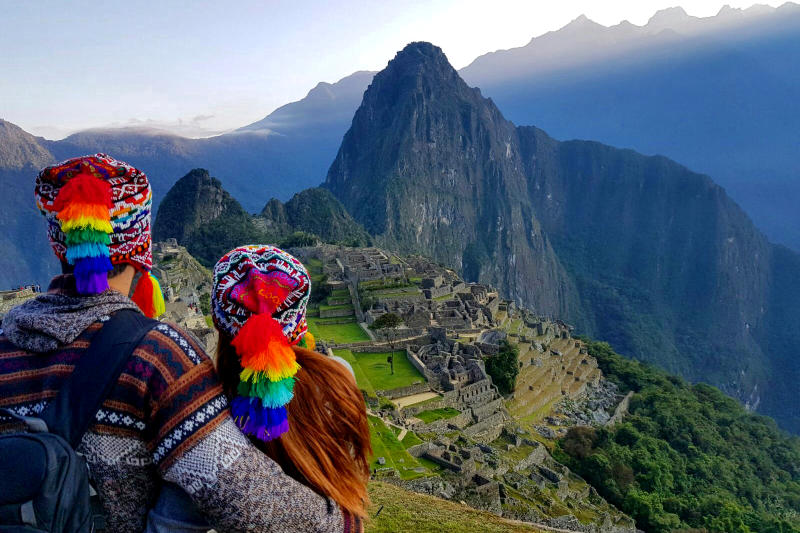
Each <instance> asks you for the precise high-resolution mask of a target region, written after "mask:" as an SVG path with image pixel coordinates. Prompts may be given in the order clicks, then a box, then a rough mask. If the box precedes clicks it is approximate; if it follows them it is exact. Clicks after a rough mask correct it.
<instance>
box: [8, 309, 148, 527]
mask: <svg viewBox="0 0 800 533" xmlns="http://www.w3.org/2000/svg"><path fill="white" fill-rule="evenodd" d="M156 324H158V322H157V321H156V320H152V319H149V318H146V317H145V316H144V315H142V314H141V313H139V312H138V311H134V310H131V309H124V310H121V311H117V312H116V313H115V314H114V315H112V317H111V318H110V319H109V320H108V321H107V322H106V323H105V325H104V326H103V327H102V328H101V329H100V331H99V332H98V333H96V334H95V337H94V339H92V343H91V345H90V346H89V348H88V349H87V350H86V352H85V353H84V354H83V355H82V356H81V358H80V360H79V361H78V363H77V365H76V366H75V369H74V371H73V372H72V375H71V376H70V377H69V378H68V379H67V380H66V381H65V382H64V384H63V386H62V387H61V389H60V390H59V391H58V395H57V396H56V398H55V399H53V400H52V401H51V402H50V403H49V404H48V405H47V407H46V408H45V409H44V411H42V413H41V415H40V416H39V417H38V418H34V417H23V416H19V415H17V414H15V413H13V412H12V411H10V410H8V409H0V415H4V416H5V417H11V418H14V419H17V420H19V421H21V422H24V423H25V424H26V425H27V427H28V431H27V432H21V433H5V434H0V532H2V533H22V532H27V533H33V532H50V533H53V532H65V533H73V532H74V533H89V532H92V531H96V530H97V529H101V528H102V527H103V526H102V522H103V516H102V512H101V511H100V509H99V505H98V504H97V502H96V498H95V499H94V500H95V501H94V502H93V501H92V498H91V497H90V491H91V488H90V485H89V470H88V467H87V465H86V461H85V460H84V458H83V457H81V456H80V455H78V454H77V453H76V452H75V448H77V446H78V445H79V444H80V441H81V438H82V437H83V435H84V433H86V430H87V429H88V428H89V426H90V424H91V423H92V421H93V420H94V417H95V414H96V413H97V411H98V409H100V405H101V404H102V403H103V401H104V400H105V398H106V396H108V394H109V393H110V392H111V390H112V389H113V388H114V386H115V385H116V383H117V380H118V379H119V375H120V374H121V373H122V370H123V369H124V368H125V364H126V363H127V361H128V359H129V357H130V355H131V353H132V352H133V350H134V349H135V348H136V346H137V345H138V344H139V343H140V342H141V340H142V338H143V337H144V336H145V335H146V334H147V332H148V331H150V330H151V329H152V328H153V327H154V326H155V325H156Z"/></svg>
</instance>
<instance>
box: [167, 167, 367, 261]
mask: <svg viewBox="0 0 800 533" xmlns="http://www.w3.org/2000/svg"><path fill="white" fill-rule="evenodd" d="M153 238H154V239H155V240H156V241H165V240H167V239H171V238H172V239H175V240H176V241H177V242H178V243H179V244H181V245H183V246H185V247H186V249H187V250H188V251H189V253H191V254H192V255H193V256H194V257H196V258H197V259H198V260H199V261H200V262H201V263H202V264H203V265H205V266H207V267H211V266H213V265H214V263H215V262H216V261H217V259H219V258H220V257H222V256H223V255H224V254H225V253H226V252H227V251H228V250H230V249H231V248H235V247H236V246H241V245H243V244H254V243H262V242H267V243H273V244H278V245H280V246H293V245H298V244H301V245H307V244H313V243H315V242H326V243H342V244H347V245H350V246H365V245H367V244H369V242H370V240H371V239H370V236H369V234H368V233H367V232H366V230H364V228H363V227H362V226H361V225H360V224H358V223H357V222H355V220H353V217H351V216H350V214H349V213H348V212H347V211H346V210H345V208H344V206H342V204H341V202H339V200H337V199H336V198H334V196H333V195H332V194H331V193H330V192H329V191H327V190H324V189H306V190H305V191H302V192H299V193H297V194H295V195H294V196H293V197H292V198H291V199H290V200H289V201H288V202H286V203H285V204H283V203H281V202H280V201H279V200H277V199H274V198H273V199H272V200H270V201H269V202H267V205H266V206H264V209H263V210H262V212H261V214H259V215H250V214H248V213H247V211H245V210H244V208H242V206H241V204H239V202H237V201H236V199H234V198H233V197H232V196H231V195H230V194H229V193H228V191H226V190H225V189H224V188H223V187H222V182H220V180H218V179H217V178H214V177H212V176H211V175H210V174H209V173H208V171H207V170H205V169H202V168H197V169H194V170H192V171H191V172H189V173H188V174H186V175H185V176H184V177H182V178H181V179H179V180H178V181H177V182H176V183H175V185H173V186H172V188H171V189H170V190H169V191H168V192H167V194H166V196H165V197H164V200H163V201H162V202H161V205H160V206H159V208H158V213H157V215H156V218H155V223H154V224H153Z"/></svg>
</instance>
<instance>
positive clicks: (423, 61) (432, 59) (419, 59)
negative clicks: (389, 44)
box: [386, 41, 455, 72]
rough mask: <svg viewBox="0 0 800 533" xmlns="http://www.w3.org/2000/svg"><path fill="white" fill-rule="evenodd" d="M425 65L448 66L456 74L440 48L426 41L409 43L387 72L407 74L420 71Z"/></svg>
mask: <svg viewBox="0 0 800 533" xmlns="http://www.w3.org/2000/svg"><path fill="white" fill-rule="evenodd" d="M425 65H439V66H442V65H446V66H447V67H448V68H449V69H450V70H452V71H453V72H455V69H453V67H452V66H450V62H449V61H448V60H447V56H445V55H444V52H443V51H442V49H441V48H439V47H438V46H435V45H433V44H431V43H428V42H425V41H416V42H413V43H409V44H407V45H406V46H405V48H403V49H402V50H400V51H399V52H397V55H395V56H394V59H392V60H391V61H389V64H388V65H387V67H386V71H396V70H402V71H405V72H411V71H414V72H417V71H420V70H421V69H422V68H423V67H424V66H425Z"/></svg>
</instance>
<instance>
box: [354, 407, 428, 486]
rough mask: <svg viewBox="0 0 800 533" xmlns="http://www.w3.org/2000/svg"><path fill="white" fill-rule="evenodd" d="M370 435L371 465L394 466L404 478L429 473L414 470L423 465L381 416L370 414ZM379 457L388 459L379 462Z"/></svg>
mask: <svg viewBox="0 0 800 533" xmlns="http://www.w3.org/2000/svg"><path fill="white" fill-rule="evenodd" d="M368 418H369V435H370V441H371V442H372V458H371V460H370V464H369V467H370V469H373V468H387V467H390V468H394V469H396V470H397V471H398V472H399V473H400V477H401V478H403V479H414V478H417V477H422V476H425V475H428V473H427V472H425V473H421V472H414V471H413V469H414V468H416V467H419V466H422V465H421V464H420V463H419V461H417V459H416V458H415V457H413V456H411V455H410V454H409V453H408V452H407V451H406V449H405V447H404V446H403V444H402V443H400V441H398V440H397V437H396V436H395V434H394V432H393V431H392V430H391V429H389V428H387V427H386V425H385V424H384V423H383V421H382V420H381V419H380V418H377V417H374V416H370V417H368ZM404 440H405V439H404ZM378 457H383V458H385V459H386V464H385V465H380V464H378Z"/></svg>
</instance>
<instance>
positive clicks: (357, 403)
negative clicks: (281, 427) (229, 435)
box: [217, 331, 372, 517]
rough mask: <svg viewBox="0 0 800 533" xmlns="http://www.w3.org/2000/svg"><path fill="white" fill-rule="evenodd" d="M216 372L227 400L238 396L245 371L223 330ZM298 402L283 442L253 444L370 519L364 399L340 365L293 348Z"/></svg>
mask: <svg viewBox="0 0 800 533" xmlns="http://www.w3.org/2000/svg"><path fill="white" fill-rule="evenodd" d="M219 336H220V339H219V345H218V346H217V371H218V372H219V375H220V378H221V380H222V386H223V389H224V391H225V394H226V395H227V396H228V398H233V397H234V396H235V395H236V392H237V391H236V389H237V386H238V385H239V373H240V372H241V371H242V366H241V364H240V362H239V356H238V355H237V354H236V351H235V350H234V348H233V346H231V337H230V336H229V335H227V334H226V333H224V332H222V331H220V334H219ZM293 349H294V353H295V356H296V357H297V362H298V363H299V364H300V370H298V371H297V375H296V376H295V377H296V380H295V385H294V398H293V399H292V401H290V402H289V403H288V404H287V405H286V411H287V414H288V418H289V431H288V432H286V433H284V434H283V435H282V436H281V437H280V438H279V439H275V440H272V441H269V442H263V441H260V440H257V439H255V438H251V441H252V442H253V444H254V445H255V446H256V447H257V448H258V449H260V450H261V451H262V452H264V453H266V454H267V455H268V456H269V457H271V458H272V459H273V460H274V461H275V462H276V463H278V464H279V465H280V466H281V468H282V469H283V471H284V472H286V473H287V474H289V475H290V476H292V477H293V478H295V479H296V480H297V481H299V482H301V483H303V484H305V485H307V486H309V487H311V488H312V489H313V490H315V491H316V492H318V493H320V494H322V495H324V496H328V497H330V498H331V499H333V500H334V501H335V502H336V503H338V504H339V506H340V507H342V508H343V509H345V510H347V511H348V512H350V513H352V514H355V515H358V516H361V517H365V516H366V505H367V502H368V496H367V481H368V480H369V459H368V457H369V456H370V454H371V453H372V446H371V444H370V440H369V424H368V423H367V410H366V404H365V403H364V397H363V396H362V395H361V391H360V390H359V389H358V387H357V386H356V382H355V379H354V378H353V376H352V374H350V372H349V370H347V368H345V367H344V365H342V364H341V363H339V362H337V361H334V360H333V359H331V358H329V357H326V356H324V355H322V354H319V353H316V352H312V351H311V350H306V349H305V348H300V347H298V346H294V347H293Z"/></svg>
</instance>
